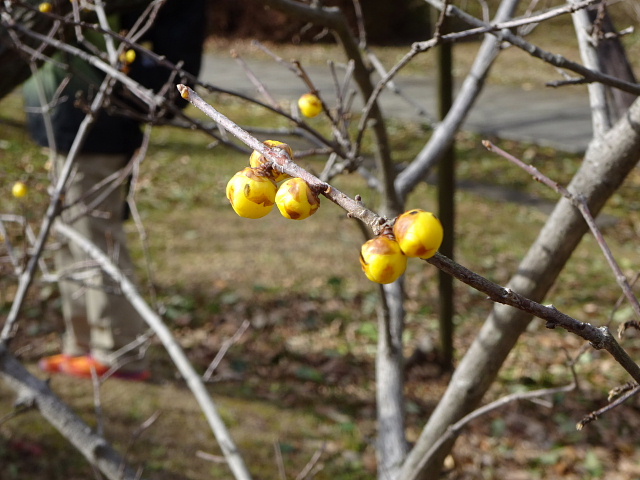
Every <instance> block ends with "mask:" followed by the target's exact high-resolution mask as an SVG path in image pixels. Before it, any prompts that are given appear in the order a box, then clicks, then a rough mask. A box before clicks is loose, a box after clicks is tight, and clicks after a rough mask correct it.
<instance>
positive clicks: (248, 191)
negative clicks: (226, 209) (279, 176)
mask: <svg viewBox="0 0 640 480" xmlns="http://www.w3.org/2000/svg"><path fill="white" fill-rule="evenodd" d="M277 188H278V187H277V185H276V182H274V181H273V179H272V178H271V177H267V176H265V175H263V174H261V173H260V172H259V171H258V170H257V169H255V168H249V167H247V168H245V169H244V170H241V171H239V172H238V173H236V174H235V175H234V176H233V177H231V180H229V183H227V198H228V199H229V201H230V202H231V206H232V207H233V210H234V211H235V212H236V213H237V214H238V215H240V216H241V217H245V218H262V217H264V216H265V215H267V214H268V213H269V212H270V211H271V210H272V209H273V205H274V204H275V198H276V190H277Z"/></svg>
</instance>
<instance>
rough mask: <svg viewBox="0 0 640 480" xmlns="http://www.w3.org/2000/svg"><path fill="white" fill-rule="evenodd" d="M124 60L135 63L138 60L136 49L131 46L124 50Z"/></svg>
mask: <svg viewBox="0 0 640 480" xmlns="http://www.w3.org/2000/svg"><path fill="white" fill-rule="evenodd" d="M124 60H125V62H127V63H133V62H135V61H136V51H135V50H133V49H132V48H130V49H129V50H127V51H126V52H124Z"/></svg>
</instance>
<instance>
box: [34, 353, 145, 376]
mask: <svg viewBox="0 0 640 480" xmlns="http://www.w3.org/2000/svg"><path fill="white" fill-rule="evenodd" d="M38 366H39V367H40V369H41V370H43V371H45V372H49V373H65V374H67V375H69V376H72V377H78V378H91V376H92V372H93V371H95V372H96V375H97V376H98V377H101V376H103V375H104V374H105V373H107V372H108V371H109V370H111V367H110V366H108V365H104V364H103V363H100V362H99V361H98V360H96V359H95V358H93V357H92V356H91V355H81V356H79V357H72V356H70V355H66V354H64V353H61V354H59V355H53V356H51V357H44V358H42V359H41V360H40V361H39V362H38ZM110 376H111V377H114V378H120V379H122V380H133V381H137V382H143V381H145V380H148V379H149V378H150V377H151V372H150V371H149V370H141V371H127V370H116V371H115V372H113V374H111V375H110Z"/></svg>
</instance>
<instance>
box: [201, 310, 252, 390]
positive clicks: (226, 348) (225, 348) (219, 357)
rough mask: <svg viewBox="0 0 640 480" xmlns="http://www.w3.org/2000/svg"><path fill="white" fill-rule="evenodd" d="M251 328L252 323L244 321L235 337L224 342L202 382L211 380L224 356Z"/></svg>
mask: <svg viewBox="0 0 640 480" xmlns="http://www.w3.org/2000/svg"><path fill="white" fill-rule="evenodd" d="M250 326H251V322H250V321H249V320H244V321H243V322H242V324H241V325H240V327H238V330H236V332H235V333H234V334H233V336H232V337H231V338H227V339H226V340H225V341H224V342H222V346H221V347H220V350H218V353H217V354H216V356H215V357H214V359H213V360H211V363H210V364H209V367H208V368H207V371H206V372H204V375H202V380H204V381H205V382H208V381H209V380H210V379H211V375H213V372H215V370H216V368H218V365H220V362H221V361H222V359H223V358H224V356H225V355H226V354H227V352H228V351H229V349H230V348H231V347H232V346H233V345H235V344H236V343H238V341H239V340H240V338H241V337H242V335H243V334H244V332H246V331H247V329H248V328H249V327H250Z"/></svg>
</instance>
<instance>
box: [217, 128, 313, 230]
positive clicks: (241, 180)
mask: <svg viewBox="0 0 640 480" xmlns="http://www.w3.org/2000/svg"><path fill="white" fill-rule="evenodd" d="M264 144H265V145H267V146H268V147H272V148H273V147H277V148H281V149H283V150H284V151H286V152H287V154H288V155H289V157H291V158H292V159H293V150H292V149H291V147H290V146H289V145H287V144H286V143H282V142H278V141H277V140H267V141H265V142H264ZM249 164H250V165H251V166H250V167H247V168H245V169H243V170H241V171H239V172H238V173H236V174H235V175H234V176H233V177H231V180H229V183H227V198H228V199H229V202H231V206H232V207H233V210H234V211H235V212H236V213H237V214H238V215H240V216H241V217H245V218H262V217H264V216H265V215H267V214H268V213H269V212H271V210H272V209H273V206H274V205H277V206H278V210H280V213H281V214H282V216H283V217H285V218H289V219H291V220H304V219H305V218H308V217H310V216H311V215H313V214H314V213H316V211H317V210H318V208H319V207H320V199H319V198H318V195H317V194H316V193H315V192H314V191H313V190H312V189H311V187H309V185H308V184H307V182H305V181H304V180H303V179H301V178H291V177H290V176H289V175H287V174H286V173H283V172H281V171H279V170H278V169H277V168H274V167H273V166H271V164H270V162H269V160H268V159H267V158H265V157H264V155H262V154H261V153H260V152H258V151H257V150H254V151H253V153H252V154H251V157H249ZM278 182H282V183H281V184H280V187H278Z"/></svg>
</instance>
